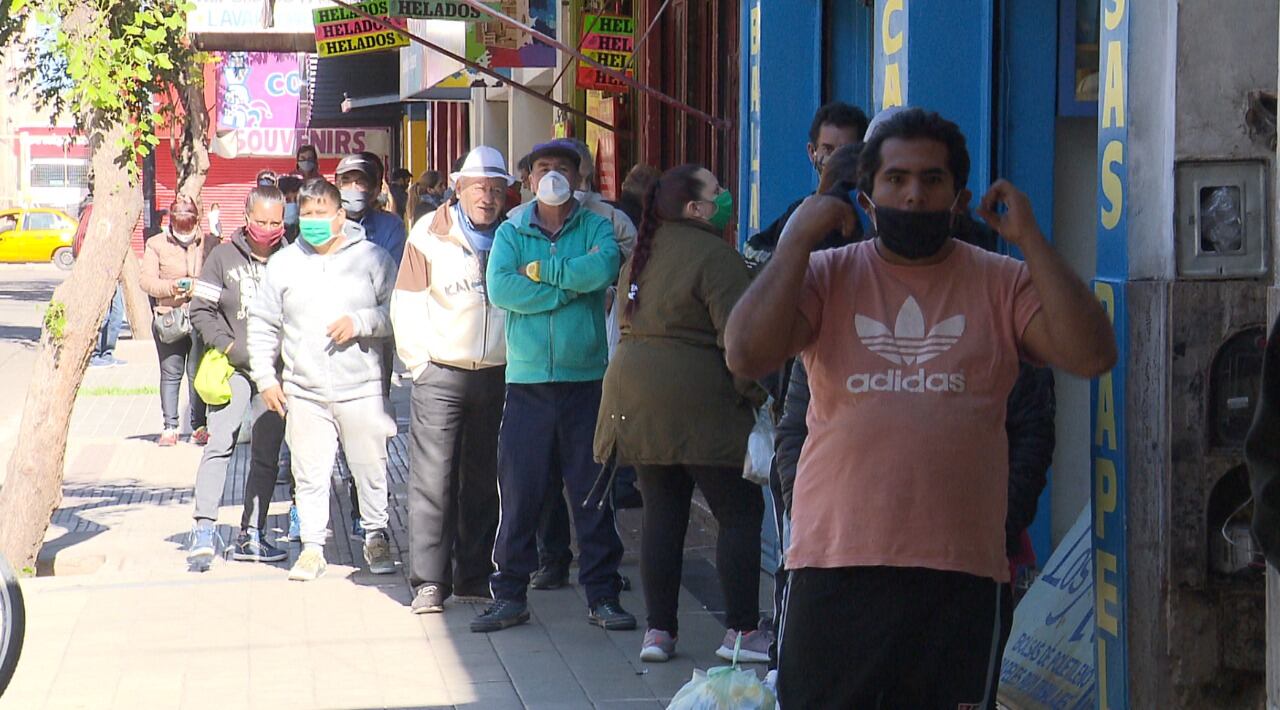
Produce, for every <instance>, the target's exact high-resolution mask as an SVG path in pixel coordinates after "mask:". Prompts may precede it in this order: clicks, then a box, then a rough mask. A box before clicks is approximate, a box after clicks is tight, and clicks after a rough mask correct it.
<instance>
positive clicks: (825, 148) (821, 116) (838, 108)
mask: <svg viewBox="0 0 1280 710" xmlns="http://www.w3.org/2000/svg"><path fill="white" fill-rule="evenodd" d="M866 131H867V114H865V113H863V111H862V109H860V108H858V107H857V106H852V105H850V104H846V103H843V102H840V101H833V102H831V103H829V104H825V105H823V106H822V107H821V108H819V109H818V111H817V112H816V113H815V114H813V121H812V122H811V123H810V124H809V143H808V145H807V146H806V150H807V151H808V155H809V164H810V165H812V166H813V169H814V170H815V171H816V172H817V173H818V177H819V180H821V177H822V172H823V170H822V169H823V167H824V166H825V165H826V162H827V160H828V159H829V158H830V157H831V155H832V154H833V153H835V152H836V151H837V150H839V149H840V148H842V147H844V146H846V145H851V144H854V143H861V142H862V136H863V135H864V134H865V133H866ZM805 197H807V196H805ZM805 197H801V198H799V199H797V200H796V201H795V202H792V203H791V204H790V205H788V206H787V209H785V210H783V211H782V214H781V215H780V216H779V217H778V218H777V219H775V220H774V221H773V222H772V223H770V224H769V226H767V227H765V228H764V229H762V230H760V231H759V232H758V233H756V234H753V235H751V237H749V238H748V239H747V243H746V246H745V247H744V248H743V250H742V254H743V256H744V257H745V258H746V260H747V265H748V266H750V267H751V269H752V270H753V271H759V270H760V269H762V268H764V265H765V264H766V263H768V261H769V257H771V256H773V251H774V249H776V248H777V246H778V238H779V237H781V236H782V228H783V227H785V226H786V225H787V220H789V219H791V215H793V214H795V211H796V209H797V208H799V207H800V203H802V202H804V200H805ZM827 246H828V247H831V246H839V243H835V244H831V243H827ZM773 394H774V395H775V397H774V399H775V401H777V402H781V401H782V397H783V396H785V394H786V393H785V391H781V392H774V393H773Z"/></svg>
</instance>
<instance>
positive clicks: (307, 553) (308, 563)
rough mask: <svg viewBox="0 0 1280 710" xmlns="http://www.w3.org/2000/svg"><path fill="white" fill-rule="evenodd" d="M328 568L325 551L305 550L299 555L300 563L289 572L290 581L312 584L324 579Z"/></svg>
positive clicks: (294, 564) (294, 565)
mask: <svg viewBox="0 0 1280 710" xmlns="http://www.w3.org/2000/svg"><path fill="white" fill-rule="evenodd" d="M328 567H329V564H328V563H327V562H325V561H324V551H323V550H303V551H302V554H301V555H298V561H297V562H294V563H293V568H292V569H290V570H289V579H290V580H292V581H294V582H311V581H314V580H317V579H319V578H321V577H323V576H324V572H325V570H326V569H328Z"/></svg>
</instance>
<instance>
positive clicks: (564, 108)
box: [333, 0, 626, 135]
mask: <svg viewBox="0 0 1280 710" xmlns="http://www.w3.org/2000/svg"><path fill="white" fill-rule="evenodd" d="M333 2H334V3H335V4H336V5H338V6H340V7H343V8H345V9H347V10H350V11H351V12H354V13H355V14H357V15H359V16H361V17H363V18H365V19H368V20H372V21H374V22H376V23H378V25H380V26H381V27H383V28H384V29H388V30H391V31H393V32H398V33H400V34H402V35H404V36H405V37H408V38H409V39H410V40H412V41H414V42H417V43H418V44H420V45H422V46H424V47H426V48H427V49H430V50H432V51H434V52H439V53H440V54H443V55H444V56H446V57H448V58H450V59H452V60H453V61H455V62H461V63H462V64H465V65H466V66H468V67H471V68H472V69H475V70H476V71H478V72H480V73H481V74H484V75H485V76H488V77H491V78H493V79H497V80H498V81H502V82H505V83H507V84H510V85H511V88H513V89H516V90H518V91H520V92H521V93H524V94H528V95H529V96H532V97H534V98H535V99H538V100H539V101H545V102H547V103H549V104H551V105H552V106H555V107H556V108H558V109H560V110H562V111H568V112H569V113H572V114H573V115H575V116H581V117H582V118H584V119H586V120H587V121H588V122H590V123H594V124H596V125H597V126H600V127H601V128H603V129H605V130H608V131H613V132H614V133H616V134H619V135H626V133H625V132H624V131H621V130H619V129H618V128H615V127H614V126H611V125H609V124H607V123H605V122H604V121H601V120H600V119H598V118H596V117H595V116H592V115H590V114H588V113H587V112H586V111H579V110H578V109H576V108H574V107H572V106H570V105H569V104H565V103H561V102H559V101H556V100H555V99H553V98H551V97H549V96H543V95H542V93H540V92H538V91H535V90H534V89H531V88H529V87H527V86H525V85H524V84H521V83H520V82H518V81H515V80H514V79H510V78H508V77H505V76H502V75H501V74H499V73H497V72H495V71H493V70H492V69H490V68H488V67H484V66H481V65H479V64H476V63H475V62H473V61H471V60H469V59H467V58H466V57H460V56H458V55H456V54H454V53H453V52H450V51H449V50H447V49H445V48H444V47H441V46H440V45H438V44H435V43H434V42H429V41H427V40H425V39H423V38H421V37H419V36H417V35H415V34H413V33H412V32H410V31H409V30H407V29H404V28H400V27H396V26H395V25H393V24H391V23H390V22H388V21H386V20H384V19H383V18H381V17H377V16H376V15H370V14H369V13H367V12H365V11H364V10H362V9H361V8H360V7H359V6H357V5H354V4H352V3H349V2H346V1H345V0H333Z"/></svg>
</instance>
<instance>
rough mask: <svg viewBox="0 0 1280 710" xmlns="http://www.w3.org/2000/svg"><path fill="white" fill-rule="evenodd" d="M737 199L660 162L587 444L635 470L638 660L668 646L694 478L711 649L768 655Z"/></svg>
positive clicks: (698, 171)
mask: <svg viewBox="0 0 1280 710" xmlns="http://www.w3.org/2000/svg"><path fill="white" fill-rule="evenodd" d="M732 212H733V199H732V197H731V196H730V195H729V193H728V192H727V191H725V190H724V188H722V187H721V186H720V183H719V181H718V180H716V177H715V176H714V175H712V174H711V173H710V172H709V171H708V170H706V169H705V168H702V167H700V166H697V165H684V166H681V167H678V168H673V169H671V170H668V171H667V172H666V173H665V174H664V175H663V176H662V177H661V178H660V179H659V180H658V181H657V182H656V183H655V184H654V185H653V186H652V187H651V188H650V190H649V194H648V196H647V198H646V200H645V209H644V213H643V216H642V218H641V222H640V230H639V235H638V237H637V240H636V248H635V252H634V254H633V255H632V257H631V261H630V262H629V263H628V264H627V266H626V267H625V268H624V269H623V271H622V276H621V278H620V280H619V289H618V299H619V305H620V306H621V307H622V308H623V311H622V321H621V322H622V339H621V341H620V342H619V344H618V348H617V351H616V352H615V354H614V356H613V359H612V360H611V361H610V363H609V369H608V372H607V373H606V374H605V379H604V397H603V401H602V403H601V405H600V417H599V421H598V423H597V427H596V441H595V453H596V458H597V459H598V460H600V461H602V462H604V461H608V460H609V459H610V458H611V457H616V460H617V463H618V464H622V465H625V464H630V465H633V466H635V468H636V471H637V474H638V477H639V482H640V490H641V493H642V494H643V496H644V531H643V533H642V536H641V543H640V546H641V549H640V574H641V577H642V578H643V580H644V593H645V606H646V607H647V610H648V630H647V631H646V632H645V638H644V644H643V646H642V649H641V652H640V658H641V660H644V661H649V662H662V661H666V660H667V659H668V658H670V657H671V656H672V655H674V653H675V642H676V635H677V633H678V629H677V621H676V609H677V599H678V596H679V592H680V571H681V565H682V558H683V547H684V536H685V531H686V530H687V529H688V525H689V505H690V501H691V498H692V495H693V488H694V486H695V485H696V486H697V487H698V488H699V489H700V490H701V491H702V493H703V495H704V496H705V497H706V499H707V502H708V503H709V504H710V506H711V512H712V514H713V515H714V516H715V518H716V521H717V523H719V527H720V533H719V539H718V542H717V545H716V569H717V571H718V572H719V574H720V585H721V587H722V589H723V590H724V596H725V601H726V603H727V605H728V609H727V612H728V613H727V619H726V621H727V625H728V627H729V629H728V631H727V633H726V634H725V638H724V643H723V644H722V645H721V647H720V649H718V650H717V654H718V655H720V656H721V657H730V658H731V657H732V654H733V650H734V645H735V642H736V641H737V640H738V636H739V634H741V635H742V639H741V641H742V652H741V653H740V654H739V660H745V661H767V660H768V648H769V638H768V637H767V635H766V634H764V633H762V632H760V631H758V630H757V628H756V626H757V622H758V621H759V616H760V610H759V587H760V523H761V519H762V516H763V513H764V501H763V497H762V495H761V492H760V488H759V487H758V486H756V485H754V484H752V483H750V482H748V481H746V480H745V479H743V477H742V464H743V458H744V457H745V455H746V446H747V436H748V434H749V433H750V431H751V427H752V424H753V422H754V415H753V412H754V409H755V407H756V406H758V405H759V404H760V403H761V402H762V401H763V399H764V392H763V390H761V389H760V388H759V387H758V386H757V385H755V384H754V383H752V382H749V381H745V380H739V379H737V378H735V377H734V376H733V375H732V374H730V373H729V370H728V368H727V367H726V366H725V361H724V325H725V321H726V320H727V319H728V317H729V312H730V311H731V310H732V308H733V305H734V303H736V302H737V300H738V297H739V296H740V295H741V294H742V292H743V291H744V290H746V288H747V284H748V282H749V280H750V277H749V274H748V272H747V268H746V265H745V264H744V263H743V261H742V257H741V256H739V255H738V253H737V252H736V251H734V249H733V248H732V247H731V246H729V244H728V243H727V242H726V241H725V240H724V236H723V235H724V228H725V226H726V224H727V223H728V221H729V218H730V216H731V215H732Z"/></svg>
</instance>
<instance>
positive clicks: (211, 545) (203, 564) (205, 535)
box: [187, 525, 218, 572]
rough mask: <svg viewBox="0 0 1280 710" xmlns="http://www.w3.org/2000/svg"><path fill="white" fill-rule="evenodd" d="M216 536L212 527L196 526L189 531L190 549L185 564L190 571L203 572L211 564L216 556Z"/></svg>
mask: <svg viewBox="0 0 1280 710" xmlns="http://www.w3.org/2000/svg"><path fill="white" fill-rule="evenodd" d="M217 538H218V534H217V531H216V530H215V529H214V528H213V527H202V526H200V525H196V526H195V527H193V528H192V529H191V547H189V548H188V549H187V564H188V565H190V566H191V568H192V569H194V570H196V571H199V572H204V571H207V570H208V569H209V566H210V565H212V564H213V558H214V557H216V556H217V555H218V543H217Z"/></svg>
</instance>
